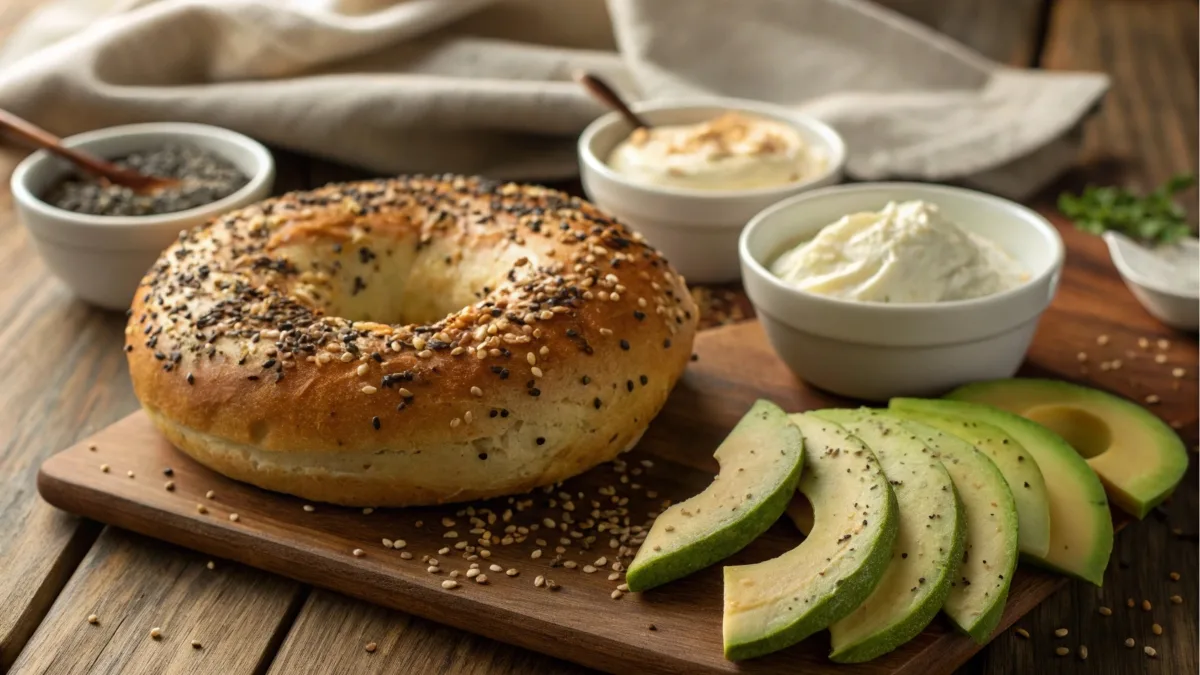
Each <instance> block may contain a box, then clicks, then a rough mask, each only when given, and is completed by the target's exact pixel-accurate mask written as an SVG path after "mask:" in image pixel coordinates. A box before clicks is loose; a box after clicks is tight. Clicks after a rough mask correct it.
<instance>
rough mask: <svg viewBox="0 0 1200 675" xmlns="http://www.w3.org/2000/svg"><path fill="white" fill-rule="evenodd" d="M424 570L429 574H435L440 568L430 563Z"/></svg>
mask: <svg viewBox="0 0 1200 675" xmlns="http://www.w3.org/2000/svg"><path fill="white" fill-rule="evenodd" d="M430 562H432V561H430ZM425 571H426V572H429V573H430V574H437V573H438V572H441V571H442V568H440V567H438V566H437V565H430V566H429V567H426V568H425Z"/></svg>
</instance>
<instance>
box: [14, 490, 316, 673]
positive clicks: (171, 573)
mask: <svg viewBox="0 0 1200 675" xmlns="http://www.w3.org/2000/svg"><path fill="white" fill-rule="evenodd" d="M121 478H122V479H124V476H122V477H121ZM208 560H209V559H208V558H207V557H205V556H202V555H199V554H197V553H192V552H188V551H182V550H180V549H178V548H175V547H173V546H169V545H167V544H164V543H161V542H157V541H153V540H150V539H146V538H144V537H141V536H138V535H135V534H131V533H128V532H122V531H120V530H115V529H111V528H110V529H108V530H106V531H105V533H104V534H103V535H101V537H100V538H99V540H97V542H96V545H95V546H94V547H93V548H92V550H91V552H90V553H89V554H88V556H87V558H85V559H84V561H83V563H82V565H81V566H80V569H79V573H78V574H77V575H76V576H75V577H74V578H73V579H72V580H71V583H69V584H68V585H67V587H66V588H65V589H63V592H62V595H60V596H59V597H58V600H57V601H56V602H55V603H54V608H53V610H52V611H51V612H50V614H49V616H47V617H46V620H45V621H44V622H42V624H41V626H39V627H38V630H37V632H36V633H35V634H34V636H33V638H32V640H31V641H30V643H29V646H28V648H27V649H25V650H24V651H23V652H22V653H21V657H20V658H19V659H18V660H17V662H16V664H14V665H13V668H12V672H13V673H46V674H47V675H51V674H52V675H60V674H61V675H66V674H69V673H81V674H82V673H122V674H126V673H127V674H130V675H133V674H138V675H141V674H144V675H159V674H165V673H203V672H208V673H218V672H219V673H223V674H224V673H228V674H229V675H235V674H238V673H246V674H250V673H259V672H263V671H264V670H265V668H266V665H267V661H268V660H269V659H270V657H271V656H272V655H273V654H274V651H275V648H277V647H278V644H279V642H280V641H281V640H282V638H283V634H284V632H285V631H286V630H287V628H288V626H289V625H290V623H291V620H292V618H293V617H294V616H295V612H296V610H297V609H299V606H300V601H301V599H302V596H301V587H300V585H299V584H297V583H295V582H292V581H289V580H287V579H284V578H282V577H277V576H273V575H269V574H266V573H263V572H260V571H258V570H254V569H250V568H248V567H243V566H241V565H235V564H232V563H226V562H225V561H223V560H220V561H217V564H216V566H215V568H214V569H212V570H209V569H208V568H207V567H206V562H207V561H208ZM131 571H137V572H138V573H139V574H138V576H136V577H135V576H133V575H131ZM146 577H149V578H152V579H154V580H155V583H153V584H144V583H143V579H144V578H146ZM92 614H95V615H96V616H97V617H98V622H97V623H96V624H91V623H89V622H88V616H89V615H92ZM155 627H158V628H161V637H160V638H159V639H154V638H153V637H152V636H151V635H150V630H151V629H152V628H155ZM193 640H195V641H198V642H199V644H200V647H199V648H196V647H193V646H192V641H193Z"/></svg>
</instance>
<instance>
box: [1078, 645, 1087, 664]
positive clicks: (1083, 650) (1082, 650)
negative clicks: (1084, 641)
mask: <svg viewBox="0 0 1200 675" xmlns="http://www.w3.org/2000/svg"><path fill="white" fill-rule="evenodd" d="M1087 656H1088V650H1087V645H1079V660H1080V661H1087Z"/></svg>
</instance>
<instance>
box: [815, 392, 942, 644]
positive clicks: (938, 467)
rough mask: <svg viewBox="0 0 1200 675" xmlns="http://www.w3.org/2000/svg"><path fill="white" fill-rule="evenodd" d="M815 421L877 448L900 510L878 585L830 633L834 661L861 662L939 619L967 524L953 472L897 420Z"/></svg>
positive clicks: (834, 414)
mask: <svg viewBox="0 0 1200 675" xmlns="http://www.w3.org/2000/svg"><path fill="white" fill-rule="evenodd" d="M815 414H816V415H818V416H820V417H823V418H825V419H829V420H831V421H834V422H837V423H838V424H841V425H842V426H843V427H844V428H845V429H846V430H847V431H849V432H850V433H852V434H854V435H855V436H856V437H858V439H859V440H861V441H863V442H864V443H866V444H867V447H869V448H871V451H872V452H874V453H875V456H876V458H878V459H879V464H880V466H881V467H882V468H883V472H884V474H885V475H886V476H887V479H888V482H889V483H890V484H891V486H892V491H893V492H894V493H895V494H896V505H897V506H898V507H899V508H898V515H899V527H898V529H897V532H896V542H895V543H894V544H893V545H892V555H891V560H890V561H889V562H888V567H887V571H886V572H885V573H884V575H883V578H882V579H881V580H880V581H879V585H878V586H876V587H875V590H874V591H872V592H871V595H870V596H869V597H867V599H866V600H864V601H863V603H862V604H861V605H859V606H858V607H857V608H856V609H855V610H854V611H853V612H852V613H851V614H850V615H848V616H846V617H845V618H843V619H842V620H840V621H838V622H837V623H835V624H833V625H832V626H830V627H829V634H830V642H831V645H832V647H833V653H832V654H830V658H831V659H833V660H834V661H838V662H841V663H858V662H862V661H868V660H871V659H874V658H877V657H879V656H881V655H883V654H886V653H887V652H890V651H892V650H893V649H895V648H897V647H899V646H900V645H902V644H904V643H906V642H908V641H909V640H911V639H912V638H914V637H916V636H917V634H919V633H920V632H921V630H922V629H924V628H925V626H926V625H928V624H929V622H930V621H932V620H933V618H934V617H935V616H937V613H938V612H939V611H940V610H941V608H942V605H943V604H944V603H945V601H946V597H947V595H948V594H949V592H950V588H951V586H950V583H951V581H952V580H953V579H954V577H955V575H956V573H957V572H958V567H959V563H960V561H961V560H962V552H963V545H964V541H965V537H966V527H965V521H966V518H965V516H964V515H963V510H962V506H961V504H960V503H959V499H958V495H957V493H956V491H955V489H954V482H953V481H952V480H951V479H950V474H949V473H948V472H947V471H946V468H945V467H944V466H942V463H941V461H940V460H938V459H937V458H936V457H935V456H934V453H933V452H931V451H930V449H929V448H928V447H927V446H926V445H925V444H924V443H922V442H920V441H919V440H917V439H916V438H914V437H913V436H912V435H911V434H910V433H909V432H908V431H907V430H906V429H905V428H904V427H902V426H901V424H900V422H899V421H898V420H891V419H888V418H886V417H883V416H881V415H873V414H871V413H869V412H866V411H861V410H822V411H818V412H816V413H815ZM801 526H802V527H804V526H803V525H801ZM808 527H811V524H809V525H808Z"/></svg>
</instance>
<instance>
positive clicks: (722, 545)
mask: <svg viewBox="0 0 1200 675" xmlns="http://www.w3.org/2000/svg"><path fill="white" fill-rule="evenodd" d="M803 466H804V465H803V463H798V464H797V465H796V468H795V469H794V470H793V471H792V472H791V473H790V474H789V475H788V476H787V478H786V479H785V480H784V481H783V482H782V483H781V484H780V486H779V489H778V490H776V491H775V492H773V493H772V494H771V495H770V496H769V497H767V498H765V499H763V500H762V502H761V503H760V504H759V505H758V506H756V507H755V508H754V509H753V510H752V511H751V512H750V514H748V515H747V516H745V517H744V518H743V519H742V520H740V521H739V522H738V523H737V525H736V526H735V527H723V528H720V529H718V530H716V531H715V532H713V533H712V534H710V535H708V536H707V537H704V538H703V539H697V540H695V541H693V542H692V543H690V544H688V545H687V546H684V547H683V548H680V549H678V550H677V551H675V552H674V553H673V555H670V556H663V557H662V558H658V559H656V560H653V561H651V562H649V563H647V564H645V565H641V566H638V567H630V568H629V570H628V571H627V572H626V573H625V583H626V584H627V585H628V586H629V590H630V591H633V592H641V591H645V590H648V589H651V588H654V587H656V586H661V585H663V584H665V583H668V582H670V581H675V580H676V579H681V578H683V577H686V576H687V575H689V574H692V573H693V572H696V571H698V570H702V569H704V568H705V567H708V566H709V565H712V564H713V563H716V562H718V561H720V560H724V559H725V558H728V557H729V556H731V555H733V554H734V553H737V552H738V551H740V550H742V549H743V548H745V547H746V545H747V544H749V543H750V542H752V541H754V540H755V539H757V538H758V537H759V536H761V535H762V533H763V532H766V531H767V530H768V529H770V527H771V526H772V525H774V524H775V521H777V520H779V516H781V515H783V512H784V510H785V509H786V508H787V505H788V502H789V501H790V500H791V498H792V493H793V492H795V491H796V483H797V482H798V481H799V480H800V471H801V470H802V468H803Z"/></svg>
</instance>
